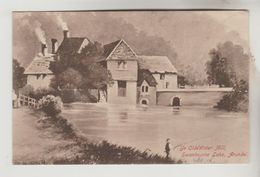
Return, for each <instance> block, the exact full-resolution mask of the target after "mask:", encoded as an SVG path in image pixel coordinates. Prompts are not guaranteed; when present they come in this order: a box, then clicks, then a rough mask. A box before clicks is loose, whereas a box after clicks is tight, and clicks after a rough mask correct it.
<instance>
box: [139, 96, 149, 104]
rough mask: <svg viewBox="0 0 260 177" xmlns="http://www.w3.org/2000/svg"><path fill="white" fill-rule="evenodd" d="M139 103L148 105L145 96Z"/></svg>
mask: <svg viewBox="0 0 260 177" xmlns="http://www.w3.org/2000/svg"><path fill="white" fill-rule="evenodd" d="M140 104H144V105H148V104H149V100H148V99H146V98H143V99H141V100H140Z"/></svg>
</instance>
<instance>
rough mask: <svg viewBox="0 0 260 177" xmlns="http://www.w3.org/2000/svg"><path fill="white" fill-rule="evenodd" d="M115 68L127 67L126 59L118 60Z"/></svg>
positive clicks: (122, 68)
mask: <svg viewBox="0 0 260 177" xmlns="http://www.w3.org/2000/svg"><path fill="white" fill-rule="evenodd" d="M117 68H118V69H120V70H124V69H127V62H126V61H122V60H120V61H118V62H117Z"/></svg>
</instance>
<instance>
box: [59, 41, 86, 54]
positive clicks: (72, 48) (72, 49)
mask: <svg viewBox="0 0 260 177" xmlns="http://www.w3.org/2000/svg"><path fill="white" fill-rule="evenodd" d="M85 39H87V38H84V37H70V38H66V39H64V40H63V41H62V43H61V44H60V46H59V48H58V50H57V53H60V52H62V53H65V54H74V53H77V52H78V50H79V49H80V47H81V45H82V43H83V42H84V40H85ZM87 40H89V39H87Z"/></svg>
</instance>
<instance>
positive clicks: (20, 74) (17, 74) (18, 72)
mask: <svg viewBox="0 0 260 177" xmlns="http://www.w3.org/2000/svg"><path fill="white" fill-rule="evenodd" d="M24 70H25V69H24V68H23V67H22V66H21V65H20V63H19V62H18V61H17V60H16V59H13V89H14V90H15V92H16V93H18V90H19V89H20V88H22V87H24V86H25V85H26V75H24Z"/></svg>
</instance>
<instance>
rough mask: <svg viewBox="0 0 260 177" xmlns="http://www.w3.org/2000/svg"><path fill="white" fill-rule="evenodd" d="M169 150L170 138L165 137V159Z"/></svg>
mask: <svg viewBox="0 0 260 177" xmlns="http://www.w3.org/2000/svg"><path fill="white" fill-rule="evenodd" d="M170 151H171V144H170V138H167V139H166V144H165V153H166V159H169V156H170Z"/></svg>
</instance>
